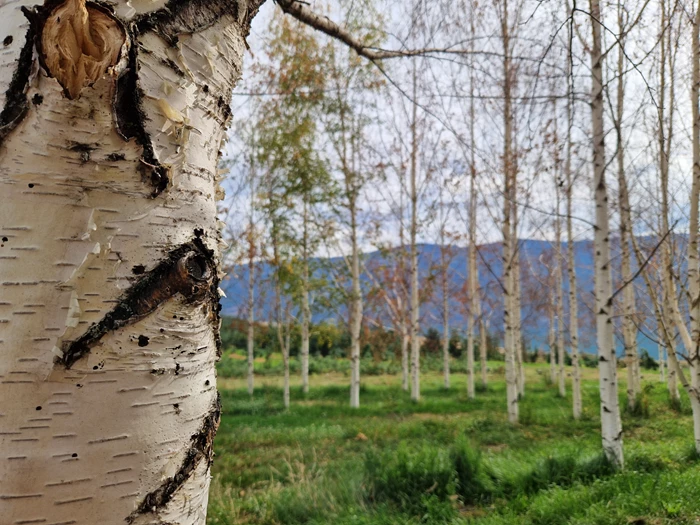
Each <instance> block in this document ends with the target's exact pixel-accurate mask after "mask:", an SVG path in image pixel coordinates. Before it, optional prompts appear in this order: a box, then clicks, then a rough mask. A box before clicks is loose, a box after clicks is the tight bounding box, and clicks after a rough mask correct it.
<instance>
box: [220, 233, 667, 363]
mask: <svg viewBox="0 0 700 525" xmlns="http://www.w3.org/2000/svg"><path fill="white" fill-rule="evenodd" d="M647 240H648V239H647ZM650 242H653V241H650ZM518 246H519V253H520V269H521V282H522V285H521V286H522V294H521V297H522V327H523V337H524V339H525V342H526V344H527V345H528V347H530V348H544V349H547V339H548V331H549V307H550V305H551V304H552V303H553V293H554V292H553V291H554V282H553V277H552V276H551V275H550V272H549V269H548V267H551V265H552V261H553V259H554V250H553V247H552V244H551V243H550V242H549V241H543V240H534V239H520V240H519V243H518ZM403 249H406V250H407V249H408V248H407V247H406V248H395V249H394V250H393V253H392V252H390V253H388V254H387V253H382V252H379V251H373V252H369V253H365V254H363V256H362V257H363V261H364V264H365V266H366V267H367V268H371V269H376V268H379V267H383V266H386V265H388V264H391V260H392V256H393V255H396V252H397V251H398V250H403ZM447 250H448V253H449V254H450V255H449V261H450V262H449V266H448V283H449V284H448V286H449V288H450V293H449V295H448V296H449V301H448V304H449V311H450V330H451V331H457V332H459V333H464V331H465V330H466V313H467V306H466V305H467V304H468V301H467V299H466V294H465V293H464V291H463V290H464V286H465V282H466V279H467V276H468V271H467V249H466V248H465V247H458V246H449V247H448V248H447ZM566 250H567V245H566V243H564V244H563V253H564V254H566ZM612 251H613V259H612V267H613V279H614V285H615V287H616V288H617V287H619V286H620V284H621V279H620V278H619V259H620V257H619V243H617V242H616V241H615V240H613V242H612ZM479 253H480V255H479V257H478V266H479V282H480V284H481V288H482V305H483V306H482V307H483V308H484V311H485V318H486V319H487V320H488V322H489V330H490V331H491V332H492V333H497V334H502V330H503V301H502V299H503V294H502V287H501V284H500V279H501V274H502V260H501V244H500V243H491V244H485V245H482V246H480V247H479ZM440 257H441V247H440V246H439V245H436V244H421V245H419V246H418V269H419V279H420V282H421V286H422V287H427V286H432V289H433V297H432V299H431V300H428V301H426V302H424V303H423V304H422V305H421V319H422V321H421V329H422V331H423V332H425V331H426V330H427V329H428V328H436V329H437V330H439V331H440V332H442V296H441V292H440V284H439V283H440V279H441V277H440V273H439V265H440ZM574 257H575V261H576V276H577V279H578V293H577V297H578V309H579V338H580V339H579V340H580V348H581V350H582V351H585V352H589V353H594V352H595V318H594V314H593V306H594V296H593V286H594V273H593V243H592V241H591V240H580V241H577V242H575V243H574ZM310 264H311V267H312V268H313V271H312V275H313V278H314V279H315V280H318V281H321V282H323V281H326V282H329V281H330V279H329V278H328V276H329V275H330V274H331V273H332V272H333V273H336V274H337V273H338V272H342V271H343V269H344V267H345V260H344V259H343V258H342V257H335V258H328V259H320V258H317V259H313V260H312V261H311V263H310ZM406 264H407V263H406ZM563 271H564V290H565V292H564V293H565V296H564V303H565V318H566V320H567V322H566V323H565V325H567V326H568V307H567V304H568V277H567V274H566V265H565V266H564V268H563ZM272 275H273V268H272V266H271V265H270V264H269V263H267V262H260V263H258V264H257V265H256V271H255V286H256V303H257V306H256V309H257V311H256V318H257V319H259V320H264V321H267V320H269V319H270V313H271V311H272V310H271V309H272V306H273V304H274V292H273V283H272V279H271V278H272ZM362 283H363V288H364V290H365V291H370V290H371V288H372V280H371V279H369V278H368V277H367V275H363V277H362ZM347 284H348V285H349V280H348V283H347ZM247 286H248V266H247V265H239V266H235V267H234V268H232V271H231V272H230V274H229V275H228V276H227V278H226V279H225V280H224V281H223V282H222V285H221V287H222V289H223V290H224V292H225V294H226V297H225V298H222V314H223V315H226V316H232V317H245V312H246V300H247ZM635 287H636V289H637V303H638V310H640V308H639V305H640V304H642V303H643V302H644V301H646V300H647V298H646V293H645V289H644V282H643V279H642V277H638V278H637V280H636V281H635ZM317 293H322V292H317ZM313 303H314V308H313V311H312V316H313V321H314V322H315V323H318V322H321V321H329V322H334V321H337V320H338V316H345V315H346V312H347V310H346V309H345V308H344V306H343V305H340V306H338V307H336V308H333V309H326V308H322V307H320V306H319V305H320V304H323V301H319V300H316V301H313ZM367 303H368V301H366V306H367ZM645 310H648V311H649V312H651V311H652V309H651V308H646V309H645ZM374 316H375V317H377V314H376V313H375V314H374ZM378 317H379V319H380V320H381V322H382V324H384V325H385V326H388V327H389V326H391V323H390V318H389V317H388V315H382V314H379V315H378ZM648 325H649V326H654V323H653V321H652V322H650V323H648ZM653 331H654V330H652V332H653ZM655 337H656V334H654V333H650V332H649V329H644V328H643V329H641V330H640V331H639V334H638V343H639V346H640V351H641V350H642V349H644V350H646V351H648V352H649V354H650V355H652V356H654V357H656V356H657V355H658V352H657V345H656V342H655V341H654V338H655ZM616 340H617V346H618V353H621V351H622V342H621V335H620V330H619V326H617V330H616Z"/></svg>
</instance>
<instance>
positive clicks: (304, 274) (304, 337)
mask: <svg viewBox="0 0 700 525" xmlns="http://www.w3.org/2000/svg"><path fill="white" fill-rule="evenodd" d="M303 207H304V210H303V218H302V220H303V222H304V224H303V226H302V227H303V238H302V247H301V249H302V254H301V258H302V261H301V264H302V268H301V349H300V354H301V388H302V391H303V392H304V393H305V394H307V393H308V392H309V323H310V322H311V308H310V306H309V209H308V202H307V199H306V197H304V203H303Z"/></svg>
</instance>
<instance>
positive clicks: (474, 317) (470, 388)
mask: <svg viewBox="0 0 700 525" xmlns="http://www.w3.org/2000/svg"><path fill="white" fill-rule="evenodd" d="M474 7H475V6H474V4H473V3H472V4H471V11H470V15H471V16H470V22H469V24H470V36H472V37H473V36H474V35H475V34H476V30H475V27H474V18H475V16H474ZM475 92H476V89H475V85H474V68H473V67H471V68H470V69H469V94H470V101H469V138H470V141H471V150H470V157H471V158H470V162H469V169H470V171H471V177H470V179H469V217H468V221H469V235H468V236H469V253H468V256H467V296H468V297H469V315H468V316H467V396H468V397H469V399H474V397H475V386H474V383H475V379H474V339H475V333H474V332H475V330H476V323H477V322H478V321H479V320H480V319H481V300H480V297H479V291H480V290H479V268H478V266H477V264H476V255H477V254H476V250H477V246H476V206H477V187H476V137H475V133H474V128H475V127H476V110H475V104H474V98H475V97H474V95H475ZM483 332H484V327H483V321H482V322H481V325H480V328H479V333H480V334H481V336H482V340H485V339H486V338H485V334H484V333H483ZM479 351H480V354H481V383H482V385H483V386H486V348H485V345H484V344H483V342H482V344H481V345H480V347H479Z"/></svg>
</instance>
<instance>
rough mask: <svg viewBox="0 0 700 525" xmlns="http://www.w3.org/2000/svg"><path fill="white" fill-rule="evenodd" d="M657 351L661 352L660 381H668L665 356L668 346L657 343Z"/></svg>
mask: <svg viewBox="0 0 700 525" xmlns="http://www.w3.org/2000/svg"><path fill="white" fill-rule="evenodd" d="M656 351H657V352H658V353H659V381H660V382H662V383H665V382H666V359H665V358H664V352H666V347H665V346H664V345H662V344H661V343H657V345H656Z"/></svg>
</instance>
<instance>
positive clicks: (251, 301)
mask: <svg viewBox="0 0 700 525" xmlns="http://www.w3.org/2000/svg"><path fill="white" fill-rule="evenodd" d="M252 222H253V221H252V220H251V224H250V228H251V231H250V232H249V233H248V235H249V237H250V238H249V243H250V246H249V253H248V256H249V257H248V326H247V328H248V330H247V335H246V346H247V351H248V355H247V360H248V363H247V364H248V378H247V379H248V381H247V382H248V395H249V396H252V395H253V392H254V390H255V259H254V257H255V254H254V252H255V244H254V243H255V241H254V234H253V231H252V228H253V223H252Z"/></svg>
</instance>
